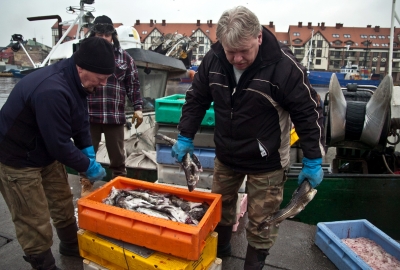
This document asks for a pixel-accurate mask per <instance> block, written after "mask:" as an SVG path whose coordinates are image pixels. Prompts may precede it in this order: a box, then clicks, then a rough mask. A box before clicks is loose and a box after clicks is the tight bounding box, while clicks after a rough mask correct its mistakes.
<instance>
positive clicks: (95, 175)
mask: <svg viewBox="0 0 400 270" xmlns="http://www.w3.org/2000/svg"><path fill="white" fill-rule="evenodd" d="M81 151H82V153H83V154H84V155H85V156H87V157H88V158H89V161H90V163H89V168H88V169H87V171H86V177H87V178H88V179H89V180H90V181H92V182H93V181H98V180H102V179H103V178H104V176H106V170H105V169H104V168H103V167H102V166H101V165H100V163H98V162H97V161H96V153H95V152H94V148H93V146H89V147H86V148H85V149H82V150H81Z"/></svg>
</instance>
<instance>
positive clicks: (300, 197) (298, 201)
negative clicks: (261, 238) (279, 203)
mask: <svg viewBox="0 0 400 270" xmlns="http://www.w3.org/2000/svg"><path fill="white" fill-rule="evenodd" d="M315 194H317V190H316V189H314V188H312V187H311V185H310V182H308V180H304V181H303V182H302V183H301V184H300V186H299V187H298V188H297V189H296V190H295V191H294V192H293V195H292V199H291V200H290V202H289V203H288V205H287V206H286V207H285V208H282V209H280V210H279V211H277V212H275V213H274V214H273V215H272V216H269V217H267V219H266V220H264V221H263V222H261V223H260V225H258V227H257V229H258V230H259V231H261V230H264V229H266V230H268V229H269V227H270V226H272V225H274V226H276V227H278V226H279V224H280V223H281V222H282V221H284V220H285V219H287V218H293V217H294V216H296V215H297V214H298V213H300V212H301V211H302V210H303V209H304V208H305V207H306V205H307V204H308V203H309V202H310V201H311V200H312V199H313V198H314V196H315Z"/></svg>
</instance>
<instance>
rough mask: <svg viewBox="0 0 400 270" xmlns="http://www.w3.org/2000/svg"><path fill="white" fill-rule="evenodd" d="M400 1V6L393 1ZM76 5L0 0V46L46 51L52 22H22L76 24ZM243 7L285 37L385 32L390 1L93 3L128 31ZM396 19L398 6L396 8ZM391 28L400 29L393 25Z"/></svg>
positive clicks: (63, 0)
mask: <svg viewBox="0 0 400 270" xmlns="http://www.w3.org/2000/svg"><path fill="white" fill-rule="evenodd" d="M397 2H400V1H397ZM79 3H80V1H79V0H0V7H1V8H0V10H1V16H0V25H1V28H2V30H1V31H0V47H2V46H6V45H8V44H9V41H10V39H11V35H12V34H22V35H23V36H24V38H25V39H32V38H34V37H36V39H37V41H38V42H41V43H44V44H45V45H48V46H51V45H52V44H51V26H52V25H53V24H54V23H55V22H56V20H55V19H53V20H46V21H28V20H27V17H35V16H46V15H59V16H60V17H61V19H62V20H63V21H67V20H73V19H75V16H74V15H71V14H68V13H67V12H66V9H67V7H69V6H79ZM237 5H244V6H246V7H248V8H249V9H250V10H252V11H254V12H255V13H256V14H257V16H258V18H259V20H260V22H261V24H269V22H270V21H272V22H273V23H274V24H275V28H276V31H278V32H286V31H287V30H288V27H289V25H297V24H298V22H303V25H307V23H308V22H312V24H313V25H317V24H318V23H320V22H325V25H326V26H335V25H336V23H343V24H344V26H348V27H366V26H367V25H368V24H370V25H372V26H373V27H374V26H376V25H379V26H380V27H390V23H391V21H390V17H391V10H392V0H332V1H327V0H229V1H227V0H219V1H217V0H212V1H211V0H199V1H188V0H140V1H139V0H95V3H94V4H93V5H89V7H92V8H94V9H95V11H94V12H93V15H94V16H100V15H107V16H109V17H110V18H111V19H112V20H113V22H114V23H117V22H120V23H123V24H124V25H130V26H133V25H134V23H135V22H136V20H140V21H141V22H142V23H144V22H150V19H153V20H156V21H157V22H161V20H166V22H167V23H168V22H170V23H179V22H182V23H195V22H196V21H197V20H200V21H201V22H202V23H205V22H207V20H212V21H213V23H217V22H218V19H219V17H220V15H221V14H222V12H223V11H224V10H226V9H229V8H232V7H234V6H237ZM396 12H397V14H399V16H400V3H397V5H396ZM395 26H396V27H400V26H399V24H398V23H397V21H396V22H395Z"/></svg>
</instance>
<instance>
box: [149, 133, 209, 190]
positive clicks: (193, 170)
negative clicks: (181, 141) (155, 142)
mask: <svg viewBox="0 0 400 270" xmlns="http://www.w3.org/2000/svg"><path fill="white" fill-rule="evenodd" d="M156 138H158V139H160V140H164V141H166V142H167V143H168V144H169V145H174V144H175V143H176V140H175V139H172V138H170V137H168V136H165V135H163V134H161V133H158V134H156ZM178 163H179V165H180V166H181V168H182V170H183V171H184V172H185V176H186V182H187V186H188V190H189V191H190V192H191V191H193V190H194V189H195V188H196V185H197V182H199V179H200V173H201V172H202V171H203V167H202V166H201V164H200V161H199V158H198V157H197V156H196V155H195V154H193V155H192V157H190V154H189V153H186V155H185V156H184V157H183V159H182V162H178Z"/></svg>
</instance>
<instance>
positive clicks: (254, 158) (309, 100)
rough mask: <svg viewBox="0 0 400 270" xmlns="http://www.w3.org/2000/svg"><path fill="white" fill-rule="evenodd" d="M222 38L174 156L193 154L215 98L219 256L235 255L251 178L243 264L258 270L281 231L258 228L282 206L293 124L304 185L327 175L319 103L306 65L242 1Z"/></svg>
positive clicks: (186, 112)
mask: <svg viewBox="0 0 400 270" xmlns="http://www.w3.org/2000/svg"><path fill="white" fill-rule="evenodd" d="M216 34H217V38H218V42H216V43H215V44H213V45H212V46H211V50H210V51H209V52H208V53H207V54H206V56H205V57H204V59H203V60H202V63H201V65H200V66H199V68H198V70H197V73H196V74H195V76H194V80H193V83H192V86H191V88H190V89H189V90H188V91H187V92H186V102H185V103H184V105H183V107H182V116H181V119H180V123H179V125H178V129H179V131H180V134H179V135H178V140H177V143H176V144H175V145H174V146H173V147H172V156H173V157H175V158H176V159H177V160H178V161H182V158H183V156H184V155H185V154H186V153H191V154H192V153H193V138H194V136H195V134H196V132H197V130H198V128H199V126H200V123H201V121H202V119H203V117H204V115H205V113H206V110H207V109H208V108H209V107H210V104H211V102H214V112H215V131H214V141H215V146H216V147H215V153H216V158H215V165H214V178H213V184H212V192H214V193H219V194H222V218H221V221H220V223H219V224H218V226H217V228H216V231H217V232H218V251H217V253H218V257H224V256H229V255H230V254H231V246H230V239H231V235H232V226H233V225H234V224H235V223H236V202H237V198H238V190H239V188H240V186H241V185H242V183H243V181H244V178H245V177H246V176H247V181H246V185H247V186H246V190H247V195H248V197H247V198H248V208H247V209H248V218H249V223H248V224H247V226H246V236H247V241H248V246H247V253H246V259H245V264H244V269H245V270H256V269H257V270H259V269H262V268H263V266H264V264H265V259H266V257H267V255H268V252H269V249H270V248H271V247H272V246H273V245H274V243H275V240H276V238H277V236H278V228H277V227H275V226H273V227H272V228H269V230H262V231H259V230H258V229H257V226H258V225H259V224H260V223H261V222H262V221H264V220H265V219H266V218H267V217H268V216H271V215H272V214H273V213H274V212H276V211H277V210H278V209H279V206H280V204H281V202H282V197H283V189H284V184H285V182H286V179H287V177H286V170H287V168H288V167H289V153H290V152H289V151H290V129H291V125H292V123H291V122H293V124H294V125H295V127H296V132H297V134H298V135H299V137H300V143H301V147H302V150H303V153H304V159H303V169H302V172H301V173H300V175H299V180H298V182H299V184H301V183H302V182H303V181H304V180H305V179H308V180H309V181H310V184H311V185H312V186H313V187H316V186H317V185H318V184H319V183H320V182H321V181H322V177H323V171H322V168H321V164H322V157H323V155H324V154H325V152H324V136H323V134H324V130H323V124H322V120H323V115H322V109H321V107H320V106H319V105H318V97H317V93H316V92H315V90H314V89H312V87H311V86H310V83H309V81H308V79H307V75H306V70H305V68H304V67H303V66H301V65H300V64H299V63H298V62H297V60H296V58H295V57H294V56H293V54H292V52H291V51H290V49H289V48H288V47H287V46H285V45H284V44H281V43H279V42H278V41H277V39H276V38H275V36H274V35H273V34H272V33H271V32H270V31H268V30H267V29H266V28H263V27H262V26H261V24H260V22H259V21H258V18H257V17H256V15H255V14H254V13H253V12H251V11H250V10H248V9H247V8H245V7H236V8H233V9H231V10H228V11H225V12H224V13H223V14H222V16H221V18H220V20H219V21H218V26H217V32H216Z"/></svg>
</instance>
